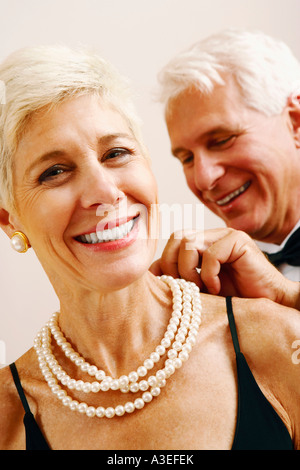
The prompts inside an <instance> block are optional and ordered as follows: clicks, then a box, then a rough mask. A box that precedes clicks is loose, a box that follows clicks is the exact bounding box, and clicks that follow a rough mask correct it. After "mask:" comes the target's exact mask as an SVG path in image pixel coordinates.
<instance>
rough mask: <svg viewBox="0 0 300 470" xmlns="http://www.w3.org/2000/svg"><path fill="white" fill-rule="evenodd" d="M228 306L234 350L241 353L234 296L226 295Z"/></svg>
mask: <svg viewBox="0 0 300 470" xmlns="http://www.w3.org/2000/svg"><path fill="white" fill-rule="evenodd" d="M226 307H227V315H228V322H229V328H230V332H231V336H232V342H233V346H234V350H235V353H236V354H239V353H240V352H241V351H240V345H239V340H238V335H237V331H236V326H235V320H234V316H233V309H232V297H226Z"/></svg>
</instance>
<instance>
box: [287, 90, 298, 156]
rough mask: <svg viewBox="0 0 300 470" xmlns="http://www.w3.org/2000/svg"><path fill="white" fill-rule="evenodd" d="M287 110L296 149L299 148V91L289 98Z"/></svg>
mask: <svg viewBox="0 0 300 470" xmlns="http://www.w3.org/2000/svg"><path fill="white" fill-rule="evenodd" d="M287 108H288V113H289V117H290V122H291V125H292V131H293V135H294V140H295V144H296V147H297V148H300V89H298V90H297V91H296V92H294V93H292V94H291V95H290V96H289V98H288V102H287Z"/></svg>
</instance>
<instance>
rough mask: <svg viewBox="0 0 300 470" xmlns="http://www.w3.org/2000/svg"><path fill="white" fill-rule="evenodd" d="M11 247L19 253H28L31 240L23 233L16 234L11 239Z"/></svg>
mask: <svg viewBox="0 0 300 470" xmlns="http://www.w3.org/2000/svg"><path fill="white" fill-rule="evenodd" d="M10 242H11V246H12V247H13V249H14V250H15V251H17V252H18V253H26V251H27V250H28V248H30V244H29V240H28V238H27V237H26V235H25V233H23V232H15V233H14V234H13V236H12V237H11V239H10Z"/></svg>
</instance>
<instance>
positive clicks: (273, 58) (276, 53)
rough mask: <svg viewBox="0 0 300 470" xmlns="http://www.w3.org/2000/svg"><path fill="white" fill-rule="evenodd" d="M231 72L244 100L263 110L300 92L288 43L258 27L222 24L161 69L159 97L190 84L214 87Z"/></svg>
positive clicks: (273, 110) (277, 107)
mask: <svg viewBox="0 0 300 470" xmlns="http://www.w3.org/2000/svg"><path fill="white" fill-rule="evenodd" d="M228 73H229V74H231V75H232V76H233V77H234V78H235V80H236V82H237V84H238V86H239V88H240V92H241V96H242V98H243V100H244V103H245V104H246V105H247V106H248V107H249V108H252V109H255V110H256V111H260V112H262V113H264V114H265V115H267V116H271V115H275V114H280V113H281V112H282V110H283V108H284V107H285V105H286V103H287V98H288V97H289V96H290V95H292V94H293V93H299V86H300V64H299V61H298V60H297V59H296V58H295V57H294V55H293V54H292V52H291V50H290V49H289V48H288V46H287V45H286V44H284V43H283V42H281V41H278V40H276V39H273V38H271V37H269V36H267V35H265V34H263V33H261V32H248V31H240V30H232V29H229V30H225V31H223V32H221V33H219V34H215V35H213V36H210V37H208V38H207V39H205V40H202V41H200V42H197V43H195V44H194V45H193V46H192V47H190V48H189V49H187V50H185V51H183V52H181V53H179V54H178V55H177V56H176V57H175V58H173V59H172V60H171V61H170V62H169V63H168V64H167V65H166V66H165V67H164V68H163V69H162V70H161V72H160V73H159V75H158V81H159V83H160V101H162V102H163V103H164V104H165V106H166V111H167V110H168V104H169V102H170V101H171V100H172V99H173V98H175V97H176V96H178V95H179V94H180V93H181V92H182V91H184V90H186V89H187V88H189V87H191V86H194V87H196V88H197V89H198V90H200V92H202V93H204V94H209V93H212V92H213V89H214V86H215V85H216V84H220V85H225V82H224V76H225V74H228Z"/></svg>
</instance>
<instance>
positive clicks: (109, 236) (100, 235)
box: [75, 214, 139, 245]
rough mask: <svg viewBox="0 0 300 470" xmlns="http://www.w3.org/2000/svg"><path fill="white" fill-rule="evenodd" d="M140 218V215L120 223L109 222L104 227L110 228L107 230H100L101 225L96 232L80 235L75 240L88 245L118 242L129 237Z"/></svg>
mask: <svg viewBox="0 0 300 470" xmlns="http://www.w3.org/2000/svg"><path fill="white" fill-rule="evenodd" d="M138 218H139V214H138V215H137V216H135V217H132V218H131V219H129V220H128V218H126V219H122V220H119V221H111V222H108V223H106V224H105V225H104V226H105V227H110V228H106V229H103V230H99V225H100V224H99V225H98V226H97V227H96V230H95V231H93V232H89V233H85V234H82V235H79V236H77V237H75V239H76V240H77V241H78V242H81V243H84V244H87V245H94V244H99V243H101V244H103V243H105V244H107V243H109V242H116V241H119V240H122V239H124V238H126V237H128V235H129V234H130V233H131V232H132V230H133V228H134V226H135V224H136V222H137V220H138ZM102 226H103V224H102Z"/></svg>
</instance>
